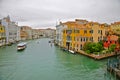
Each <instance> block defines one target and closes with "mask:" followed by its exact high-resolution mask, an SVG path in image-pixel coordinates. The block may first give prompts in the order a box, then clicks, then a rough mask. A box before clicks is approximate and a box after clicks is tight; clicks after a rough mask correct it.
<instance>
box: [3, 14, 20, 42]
mask: <svg viewBox="0 0 120 80" xmlns="http://www.w3.org/2000/svg"><path fill="white" fill-rule="evenodd" d="M1 24H2V26H4V27H5V35H6V44H10V43H15V42H17V41H19V40H20V36H19V32H20V29H19V27H18V25H17V23H16V22H12V21H11V20H10V17H9V16H7V17H4V18H3V19H2V20H1Z"/></svg>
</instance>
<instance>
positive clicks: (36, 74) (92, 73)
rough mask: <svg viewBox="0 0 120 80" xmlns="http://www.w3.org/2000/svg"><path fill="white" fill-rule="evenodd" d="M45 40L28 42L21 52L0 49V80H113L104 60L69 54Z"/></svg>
mask: <svg viewBox="0 0 120 80" xmlns="http://www.w3.org/2000/svg"><path fill="white" fill-rule="evenodd" d="M48 41H49V39H47V38H45V39H38V40H31V41H28V42H27V43H28V44H27V48H26V49H25V50H24V51H20V52H18V51H17V49H16V44H14V45H12V46H7V47H1V48H0V80H115V79H114V78H113V77H112V76H111V78H110V74H109V75H107V74H106V69H105V65H106V61H107V60H101V61H95V60H93V59H90V58H88V57H85V56H82V55H78V54H77V55H73V54H69V53H66V52H64V51H62V50H61V49H60V48H59V47H56V46H54V45H51V44H50V43H48ZM106 76H107V77H106Z"/></svg>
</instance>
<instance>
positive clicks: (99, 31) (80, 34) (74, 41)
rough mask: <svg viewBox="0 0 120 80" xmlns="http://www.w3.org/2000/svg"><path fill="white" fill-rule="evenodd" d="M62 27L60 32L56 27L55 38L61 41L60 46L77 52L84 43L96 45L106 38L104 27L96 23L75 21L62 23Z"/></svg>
mask: <svg viewBox="0 0 120 80" xmlns="http://www.w3.org/2000/svg"><path fill="white" fill-rule="evenodd" d="M58 26H59V25H58ZM63 26H66V27H65V28H63V29H62V30H60V29H61V28H60V29H59V28H58V27H56V38H58V39H57V40H58V41H61V43H60V46H62V47H65V48H67V49H71V50H75V51H79V50H81V49H83V46H84V44H85V43H86V42H95V43H97V42H99V41H101V40H104V38H105V37H106V34H105V33H106V28H105V25H104V24H100V23H97V22H89V21H86V20H79V19H76V20H75V21H68V22H65V23H62V27H63ZM57 43H59V42H57Z"/></svg>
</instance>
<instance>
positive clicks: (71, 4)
mask: <svg viewBox="0 0 120 80" xmlns="http://www.w3.org/2000/svg"><path fill="white" fill-rule="evenodd" d="M7 15H10V17H11V20H12V21H15V22H18V24H19V25H20V26H21V25H28V26H31V27H33V28H47V27H51V28H54V26H55V25H56V23H57V22H58V21H63V22H64V21H71V20H74V19H76V18H77V19H87V20H89V21H97V22H100V23H112V22H115V21H120V0H0V19H1V18H3V17H5V16H7Z"/></svg>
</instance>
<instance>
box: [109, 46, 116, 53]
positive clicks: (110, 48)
mask: <svg viewBox="0 0 120 80" xmlns="http://www.w3.org/2000/svg"><path fill="white" fill-rule="evenodd" d="M115 48H116V44H111V45H110V47H109V51H110V52H114V50H115Z"/></svg>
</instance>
